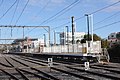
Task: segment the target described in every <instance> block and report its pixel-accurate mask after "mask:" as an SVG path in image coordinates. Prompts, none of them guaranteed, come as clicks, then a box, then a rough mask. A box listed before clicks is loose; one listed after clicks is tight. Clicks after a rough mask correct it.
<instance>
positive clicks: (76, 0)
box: [40, 0, 79, 25]
mask: <svg viewBox="0 0 120 80" xmlns="http://www.w3.org/2000/svg"><path fill="white" fill-rule="evenodd" d="M78 1H79V0H75V1H74V2H73V3H71V4H70V5H68V6H67V7H65V8H64V9H62V10H61V11H59V12H58V13H56V14H54V15H53V16H51V17H49V18H48V19H47V20H45V21H43V22H42V23H41V24H43V23H45V22H47V21H49V20H51V19H53V18H54V17H55V16H57V15H59V14H60V13H61V12H63V11H64V10H66V9H67V8H69V7H70V6H72V5H74V4H75V3H76V2H78ZM41 24H40V25H41Z"/></svg>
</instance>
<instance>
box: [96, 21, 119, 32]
mask: <svg viewBox="0 0 120 80" xmlns="http://www.w3.org/2000/svg"><path fill="white" fill-rule="evenodd" d="M117 23H120V21H116V22H113V23H110V24H107V25H105V26H102V27H99V28H96V29H94V31H96V30H99V29H102V28H105V27H109V26H111V25H114V24H117Z"/></svg>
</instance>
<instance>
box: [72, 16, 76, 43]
mask: <svg viewBox="0 0 120 80" xmlns="http://www.w3.org/2000/svg"><path fill="white" fill-rule="evenodd" d="M74 32H75V26H74V16H72V44H75V40H74Z"/></svg>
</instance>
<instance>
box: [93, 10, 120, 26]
mask: <svg viewBox="0 0 120 80" xmlns="http://www.w3.org/2000/svg"><path fill="white" fill-rule="evenodd" d="M119 13H120V11H118V12H116V13H114V14H113V15H111V16H109V17H107V18H105V19H103V20H101V21H99V22H97V23H95V24H94V25H96V24H99V23H101V22H104V21H105V20H107V19H110V18H111V17H113V16H115V15H117V14H119Z"/></svg>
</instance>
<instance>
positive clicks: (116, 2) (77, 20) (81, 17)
mask: <svg viewBox="0 0 120 80" xmlns="http://www.w3.org/2000/svg"><path fill="white" fill-rule="evenodd" d="M118 3H120V0H119V1H117V2H115V3H113V4H110V5H108V6H105V7H103V8H101V9H98V10H96V11H93V12H91V13H89V15H90V14H95V13H97V12H100V11H102V10H104V9H107V8H109V7H111V6H114V5H116V4H118ZM84 17H85V16H81V17H79V18H77V19H75V21H78V20H80V19H82V18H84ZM69 23H70V21H69V22H66V23H64V24H62V25H60V26H58V27H55V28H53V29H56V28H59V27H61V26H64V25H66V24H69ZM53 29H52V30H53Z"/></svg>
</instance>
